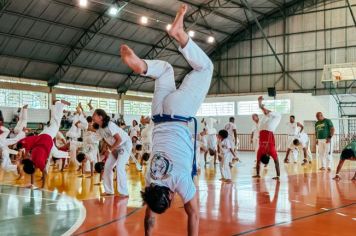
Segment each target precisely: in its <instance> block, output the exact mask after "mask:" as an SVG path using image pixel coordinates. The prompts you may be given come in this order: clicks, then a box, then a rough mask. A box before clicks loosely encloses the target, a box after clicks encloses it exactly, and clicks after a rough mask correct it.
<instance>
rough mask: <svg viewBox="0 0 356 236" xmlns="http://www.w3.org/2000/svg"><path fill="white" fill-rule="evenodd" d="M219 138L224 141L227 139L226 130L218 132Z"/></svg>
mask: <svg viewBox="0 0 356 236" xmlns="http://www.w3.org/2000/svg"><path fill="white" fill-rule="evenodd" d="M219 136H221V137H222V138H223V139H226V138H227V137H229V133H228V132H227V130H224V129H222V130H220V131H219Z"/></svg>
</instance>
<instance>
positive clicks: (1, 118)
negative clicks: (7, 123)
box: [0, 110, 4, 124]
mask: <svg viewBox="0 0 356 236" xmlns="http://www.w3.org/2000/svg"><path fill="white" fill-rule="evenodd" d="M3 123H4V116H3V115H2V111H1V110H0V124H3Z"/></svg>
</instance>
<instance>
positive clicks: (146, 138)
mask: <svg viewBox="0 0 356 236" xmlns="http://www.w3.org/2000/svg"><path fill="white" fill-rule="evenodd" d="M153 126H154V124H153V122H152V121H151V122H150V123H149V124H147V125H146V126H145V128H144V129H143V130H142V132H141V141H142V143H143V144H151V143H152V131H153Z"/></svg>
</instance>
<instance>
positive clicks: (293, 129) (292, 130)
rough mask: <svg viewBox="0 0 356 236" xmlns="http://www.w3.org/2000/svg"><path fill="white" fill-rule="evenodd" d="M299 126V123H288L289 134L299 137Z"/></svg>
mask: <svg viewBox="0 0 356 236" xmlns="http://www.w3.org/2000/svg"><path fill="white" fill-rule="evenodd" d="M298 132H299V130H298V125H297V122H294V123H290V122H288V123H287V134H288V135H290V136H295V135H298Z"/></svg>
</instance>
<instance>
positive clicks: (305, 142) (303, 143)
mask: <svg viewBox="0 0 356 236" xmlns="http://www.w3.org/2000/svg"><path fill="white" fill-rule="evenodd" d="M294 139H298V140H299V142H300V145H301V146H302V147H303V148H306V147H308V142H309V137H308V134H306V133H304V132H302V133H300V134H299V135H296V136H295V138H293V140H294ZM292 144H293V143H292ZM293 146H294V147H295V145H294V144H293Z"/></svg>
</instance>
